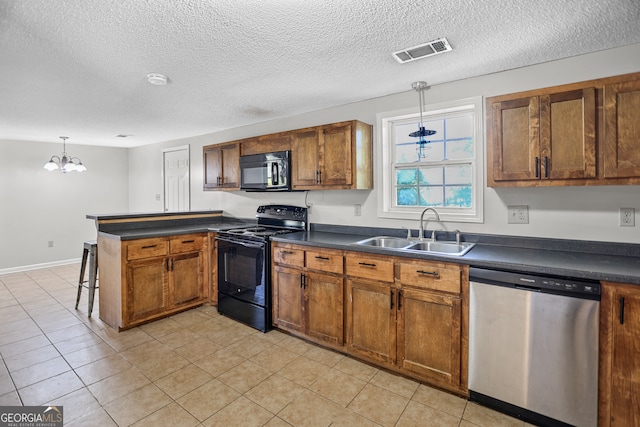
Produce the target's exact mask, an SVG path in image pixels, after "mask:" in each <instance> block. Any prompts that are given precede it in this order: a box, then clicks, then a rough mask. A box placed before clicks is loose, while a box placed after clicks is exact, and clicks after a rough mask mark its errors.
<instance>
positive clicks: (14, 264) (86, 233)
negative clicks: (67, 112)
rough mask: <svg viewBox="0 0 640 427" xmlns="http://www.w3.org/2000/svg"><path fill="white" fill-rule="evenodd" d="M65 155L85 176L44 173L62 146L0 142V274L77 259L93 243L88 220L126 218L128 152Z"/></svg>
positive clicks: (73, 148)
mask: <svg viewBox="0 0 640 427" xmlns="http://www.w3.org/2000/svg"><path fill="white" fill-rule="evenodd" d="M67 152H68V153H70V154H71V155H73V156H74V157H79V158H81V159H82V162H83V163H84V164H85V165H86V167H87V169H88V170H87V171H86V172H83V173H77V172H73V173H67V174H62V173H60V172H59V171H53V172H48V171H46V170H44V169H43V168H42V166H43V165H44V164H45V162H47V161H48V160H49V159H50V158H51V156H52V155H57V156H60V154H61V153H62V143H61V142H56V143H42V142H31V141H7V140H0V273H3V272H10V271H15V270H17V269H22V268H28V267H31V266H38V265H40V264H44V265H48V264H55V263H58V262H64V261H66V260H73V259H79V258H80V257H81V256H82V248H83V242H84V241H85V240H90V239H95V238H96V228H95V224H94V222H93V221H91V220H88V219H86V215H87V214H91V213H109V212H128V210H129V206H128V181H129V177H128V163H129V160H128V150H127V149H122V148H106V147H90V146H86V145H74V144H67ZM49 241H53V247H52V248H49V247H48V242H49Z"/></svg>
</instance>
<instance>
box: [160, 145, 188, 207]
mask: <svg viewBox="0 0 640 427" xmlns="http://www.w3.org/2000/svg"><path fill="white" fill-rule="evenodd" d="M162 160H163V163H164V167H163V174H164V210H165V212H180V211H188V210H189V209H190V205H191V202H190V201H191V197H190V196H191V195H190V192H189V146H188V145H186V146H182V147H174V148H167V149H164V150H162Z"/></svg>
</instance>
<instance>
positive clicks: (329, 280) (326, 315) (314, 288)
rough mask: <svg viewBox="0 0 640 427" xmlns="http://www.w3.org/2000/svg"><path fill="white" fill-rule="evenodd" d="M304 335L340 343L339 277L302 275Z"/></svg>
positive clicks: (341, 326)
mask: <svg viewBox="0 0 640 427" xmlns="http://www.w3.org/2000/svg"><path fill="white" fill-rule="evenodd" d="M304 288H305V292H304V317H305V319H304V320H305V333H306V334H307V335H309V336H310V337H313V338H317V339H320V340H322V341H327V342H329V343H332V344H337V345H342V344H343V343H344V319H343V307H344V304H343V295H344V294H343V292H344V279H343V278H342V276H330V275H328V274H318V273H305V281H304Z"/></svg>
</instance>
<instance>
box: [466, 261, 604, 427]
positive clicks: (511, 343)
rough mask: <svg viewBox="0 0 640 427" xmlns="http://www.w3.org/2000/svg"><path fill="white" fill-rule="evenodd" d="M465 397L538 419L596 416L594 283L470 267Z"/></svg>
mask: <svg viewBox="0 0 640 427" xmlns="http://www.w3.org/2000/svg"><path fill="white" fill-rule="evenodd" d="M469 279H470V301H469V393H470V397H469V398H470V400H472V401H475V402H478V403H480V404H482V405H485V406H489V407H492V408H494V409H497V410H499V411H501V412H504V413H507V414H509V415H512V416H515V417H517V418H520V419H522V420H524V421H527V422H530V423H533V424H536V425H541V426H567V425H569V426H579V427H591V426H593V427H595V426H596V425H597V423H598V417H597V415H598V320H599V314H598V312H599V306H600V284H599V283H598V282H592V281H585V280H573V279H570V278H557V277H542V276H537V275H531V274H521V273H518V272H508V271H496V270H486V269H480V268H471V269H470V270H469Z"/></svg>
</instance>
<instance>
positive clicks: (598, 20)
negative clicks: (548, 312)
mask: <svg viewBox="0 0 640 427" xmlns="http://www.w3.org/2000/svg"><path fill="white" fill-rule="evenodd" d="M639 22H640V2H639V1H638V0H538V1H531V0H526V1H523V0H493V1H485V0H429V1H419V0H190V1H186V0H144V1H143V0H100V1H87V0H55V1H53V0H1V1H0V139H17V140H34V141H52V142H53V141H59V140H58V139H57V138H58V136H59V135H68V136H69V137H70V139H69V143H70V144H95V145H106V146H121V147H124V146H136V145H143V144H150V143H155V142H160V141H166V140H172V139H177V138H183V137H188V136H194V135H200V134H204V133H209V132H215V131H218V130H222V129H228V128H233V127H238V126H242V125H247V124H250V123H255V122H261V121H265V120H271V119H274V118H278V117H286V116H291V115H295V114H299V113H303V112H307V111H314V110H319V109H322V108H327V107H331V106H336V105H342V104H347V103H351V102H356V101H361V100H365V99H370V98H375V97H379V96H384V95H389V94H393V93H398V92H405V91H408V90H411V89H410V88H411V82H413V81H417V80H426V81H428V83H429V84H430V85H435V84H439V83H444V82H448V81H454V80H459V79H464V78H468V77H472V76H477V75H482V74H488V73H493V72H498V71H503V70H507V69H513V68H518V67H522V66H527V65H531V64H537V63H541V62H546V61H551V60H555V59H559V58H564V57H569V56H574V55H580V54H584V53H588V52H595V51H598V50H603V49H607V48H612V47H618V46H624V45H629V44H633V43H638V42H640V25H639ZM440 37H446V38H447V40H448V41H449V43H450V44H451V45H452V46H453V51H452V52H448V53H444V54H441V55H436V56H433V57H430V58H427V59H423V60H419V61H415V62H411V63H407V64H399V63H398V62H396V60H395V59H394V58H393V56H392V52H394V51H397V50H400V49H403V48H407V47H411V46H414V45H417V44H421V43H425V42H428V41H431V40H434V39H437V38H440ZM150 72H158V73H163V74H166V75H167V76H169V79H170V83H169V84H168V85H166V86H153V85H151V84H149V83H148V82H147V81H146V77H145V76H146V74H147V73H150ZM116 134H132V135H135V136H134V137H132V138H127V139H123V138H116V137H115V135H116Z"/></svg>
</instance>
